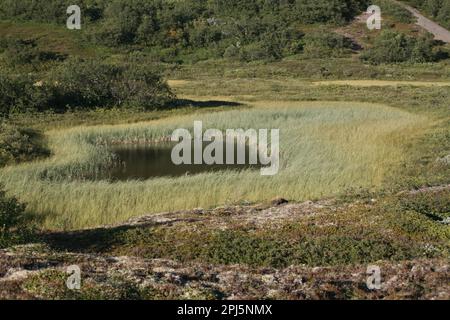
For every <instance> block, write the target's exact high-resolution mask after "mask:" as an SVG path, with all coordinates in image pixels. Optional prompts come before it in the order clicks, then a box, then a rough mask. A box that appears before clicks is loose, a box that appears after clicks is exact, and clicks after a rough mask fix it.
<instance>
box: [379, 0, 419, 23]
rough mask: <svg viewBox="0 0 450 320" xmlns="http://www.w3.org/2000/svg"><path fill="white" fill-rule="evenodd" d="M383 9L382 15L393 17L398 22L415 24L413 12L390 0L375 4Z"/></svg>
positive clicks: (380, 0) (381, 0)
mask: <svg viewBox="0 0 450 320" xmlns="http://www.w3.org/2000/svg"><path fill="white" fill-rule="evenodd" d="M374 4H375V5H378V6H379V7H380V8H381V14H382V15H384V14H385V15H389V16H392V17H393V18H394V19H395V20H396V21H398V22H401V23H413V22H414V17H413V15H412V13H411V12H409V11H408V10H406V9H405V8H404V7H402V6H401V5H400V4H398V3H395V2H393V1H390V0H377V1H375V2H374Z"/></svg>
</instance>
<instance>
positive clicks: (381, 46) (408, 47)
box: [361, 30, 437, 64]
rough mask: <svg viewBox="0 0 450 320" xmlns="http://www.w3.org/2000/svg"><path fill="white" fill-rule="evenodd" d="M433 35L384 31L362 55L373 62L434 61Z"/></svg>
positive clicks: (435, 56)
mask: <svg viewBox="0 0 450 320" xmlns="http://www.w3.org/2000/svg"><path fill="white" fill-rule="evenodd" d="M433 49H434V41H433V40H432V38H431V37H421V38H415V37H411V36H408V35H406V34H404V33H400V32H396V31H391V30H387V31H383V32H382V33H381V34H380V35H379V36H378V37H377V38H376V39H375V43H374V46H373V47H372V48H369V49H367V50H366V51H365V52H364V53H363V54H362V56H361V58H362V59H363V61H367V62H369V63H371V64H381V63H399V62H412V63H422V62H432V61H435V60H436V59H437V54H436V53H435V52H434V50H433Z"/></svg>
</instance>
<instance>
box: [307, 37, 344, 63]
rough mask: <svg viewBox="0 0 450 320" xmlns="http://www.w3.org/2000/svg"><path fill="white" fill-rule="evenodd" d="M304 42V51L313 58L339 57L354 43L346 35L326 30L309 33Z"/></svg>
mask: <svg viewBox="0 0 450 320" xmlns="http://www.w3.org/2000/svg"><path fill="white" fill-rule="evenodd" d="M304 43H305V45H304V53H305V55H306V56H307V57H311V58H326V57H338V56H341V55H342V54H344V53H345V52H348V51H349V50H350V48H351V45H352V44H351V41H350V40H349V39H347V38H345V37H344V36H342V35H339V34H336V33H331V32H326V31H318V32H313V33H309V34H307V35H306V36H305V38H304Z"/></svg>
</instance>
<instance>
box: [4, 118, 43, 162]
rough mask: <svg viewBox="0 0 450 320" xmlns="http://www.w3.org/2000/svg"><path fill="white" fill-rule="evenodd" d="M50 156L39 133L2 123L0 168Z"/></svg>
mask: <svg viewBox="0 0 450 320" xmlns="http://www.w3.org/2000/svg"><path fill="white" fill-rule="evenodd" d="M48 154H49V151H48V150H47V149H46V147H45V146H44V143H43V138H42V136H41V134H40V133H39V132H36V131H34V130H31V129H26V128H19V127H17V126H13V125H8V124H6V123H0V167H2V166H4V165H6V164H11V163H17V162H21V161H28V160H32V159H34V158H37V157H42V156H46V155H48Z"/></svg>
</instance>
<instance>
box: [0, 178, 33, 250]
mask: <svg viewBox="0 0 450 320" xmlns="http://www.w3.org/2000/svg"><path fill="white" fill-rule="evenodd" d="M0 187H1V186H0ZM30 236H31V231H30V228H28V227H27V223H26V216H25V205H23V204H21V203H19V201H18V200H17V199H16V198H11V197H7V196H6V193H5V191H3V190H2V188H0V248H5V247H8V246H11V245H14V244H19V243H23V242H25V241H27V240H29V239H30Z"/></svg>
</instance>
